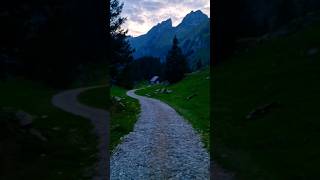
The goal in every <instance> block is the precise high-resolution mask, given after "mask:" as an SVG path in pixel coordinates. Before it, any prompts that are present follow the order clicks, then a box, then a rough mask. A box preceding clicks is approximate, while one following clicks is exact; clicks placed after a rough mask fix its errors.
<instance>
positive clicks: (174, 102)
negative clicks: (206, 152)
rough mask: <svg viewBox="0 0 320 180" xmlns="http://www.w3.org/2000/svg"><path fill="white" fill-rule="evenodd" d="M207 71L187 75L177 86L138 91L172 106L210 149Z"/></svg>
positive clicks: (155, 87) (161, 86)
mask: <svg viewBox="0 0 320 180" xmlns="http://www.w3.org/2000/svg"><path fill="white" fill-rule="evenodd" d="M208 77H209V69H208V68H206V69H204V70H202V71H200V72H194V73H192V74H189V75H188V76H187V77H186V78H185V79H183V80H182V81H180V82H179V83H177V84H174V85H169V86H164V85H153V86H151V87H146V88H143V89H141V90H138V91H137V92H136V93H137V94H139V95H143V96H149V97H152V98H156V99H160V100H162V101H164V102H166V103H168V104H169V105H170V106H172V107H173V108H174V109H175V110H176V111H177V112H178V113H179V114H181V115H182V116H183V117H185V118H186V119H187V120H188V121H189V122H190V123H191V124H192V126H193V127H194V128H195V129H196V130H197V131H198V132H199V133H200V134H201V136H202V140H203V142H204V143H205V144H206V146H207V148H208V149H209V148H210V145H209V144H210V143H209V133H210V120H209V99H210V98H209V83H210V80H209V78H208ZM163 88H165V89H168V90H171V91H172V93H161V89H163Z"/></svg>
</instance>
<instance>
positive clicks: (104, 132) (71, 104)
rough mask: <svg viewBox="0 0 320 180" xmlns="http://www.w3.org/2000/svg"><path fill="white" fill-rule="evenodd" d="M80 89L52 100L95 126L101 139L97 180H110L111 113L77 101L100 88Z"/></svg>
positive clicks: (66, 92) (61, 94)
mask: <svg viewBox="0 0 320 180" xmlns="http://www.w3.org/2000/svg"><path fill="white" fill-rule="evenodd" d="M98 87H101V86H96V87H89V88H79V89H74V90H68V91H64V92H62V93H59V94H57V95H55V96H54V97H53V98H52V103H53V104H54V105H55V106H57V107H59V108H61V109H63V110H64V111H67V112H70V113H72V114H75V115H79V116H82V117H85V118H87V119H90V120H91V121H92V123H93V125H94V126H95V132H96V134H97V135H98V136H99V138H100V145H99V162H98V167H97V171H98V172H97V175H96V177H95V179H99V180H100V179H108V177H109V174H108V167H109V164H108V162H109V159H108V130H109V128H108V121H109V120H108V118H109V113H108V112H107V111H105V110H101V109H97V108H92V107H88V106H86V105H83V104H80V103H79V102H78V100H77V96H78V95H79V94H80V93H81V92H84V91H86V90H89V89H93V88H98Z"/></svg>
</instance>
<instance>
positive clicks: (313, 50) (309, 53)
mask: <svg viewBox="0 0 320 180" xmlns="http://www.w3.org/2000/svg"><path fill="white" fill-rule="evenodd" d="M318 53H319V49H318V48H311V49H309V50H308V51H307V55H308V56H314V55H316V54H318Z"/></svg>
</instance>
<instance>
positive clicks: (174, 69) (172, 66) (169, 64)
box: [165, 36, 187, 83]
mask: <svg viewBox="0 0 320 180" xmlns="http://www.w3.org/2000/svg"><path fill="white" fill-rule="evenodd" d="M186 71H187V63H186V58H185V56H184V55H183V54H182V51H181V49H180V47H179V41H178V39H177V37H176V36H174V38H173V41H172V47H171V49H170V50H169V52H168V55H167V57H166V67H165V77H166V80H168V81H169V82H170V83H176V82H178V81H180V80H181V79H183V78H184V75H185V73H186Z"/></svg>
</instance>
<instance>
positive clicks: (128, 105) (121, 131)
mask: <svg viewBox="0 0 320 180" xmlns="http://www.w3.org/2000/svg"><path fill="white" fill-rule="evenodd" d="M126 91H127V90H125V89H123V88H120V87H117V86H113V87H112V88H111V96H113V97H114V96H117V97H120V98H121V100H120V101H119V102H118V101H116V100H115V99H112V100H111V103H108V102H109V101H110V100H109V99H108V96H107V94H108V92H109V88H107V87H104V88H96V89H92V90H88V91H86V92H84V93H82V94H80V96H79V100H80V102H82V103H84V104H87V105H89V106H93V107H97V108H101V109H106V110H109V112H110V114H111V125H110V145H109V148H110V150H111V151H112V150H113V149H114V148H115V147H116V146H117V145H118V144H119V143H120V142H121V140H120V138H121V137H123V136H124V135H126V134H128V133H130V132H131V131H132V130H133V127H134V124H135V122H136V120H137V116H138V114H139V112H140V105H139V102H138V101H137V100H136V99H133V98H131V97H129V96H127V95H126ZM122 105H124V107H123V106H122Z"/></svg>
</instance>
